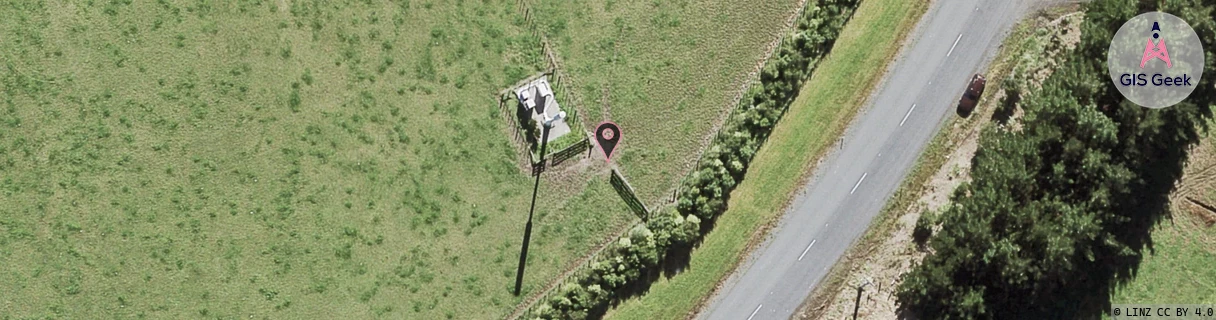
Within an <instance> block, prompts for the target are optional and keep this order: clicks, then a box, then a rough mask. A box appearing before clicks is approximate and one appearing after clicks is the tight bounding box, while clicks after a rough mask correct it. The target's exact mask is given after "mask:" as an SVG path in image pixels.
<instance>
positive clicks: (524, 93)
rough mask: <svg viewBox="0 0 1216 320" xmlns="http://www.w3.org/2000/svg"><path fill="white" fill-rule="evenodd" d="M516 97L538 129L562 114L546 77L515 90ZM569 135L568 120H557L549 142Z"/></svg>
mask: <svg viewBox="0 0 1216 320" xmlns="http://www.w3.org/2000/svg"><path fill="white" fill-rule="evenodd" d="M515 97H516V98H518V99H519V103H520V105H521V107H522V108H524V111H526V112H527V113H528V114H529V115H531V117H532V120H534V121H536V127H537V128H541V127H542V126H543V125H544V123H545V122H546V121H549V120H551V119H553V118H555V117H557V115H558V114H560V113H561V112H562V110H561V107H560V106H558V105H557V99H556V98H555V97H554V96H553V89H552V87H550V86H549V80H548V78H546V77H540V78H538V79H536V80H533V81H532V82H529V83H528V84H525V85H523V86H522V87H519V88H517V89H515ZM542 130H543V129H542ZM567 133H570V126H569V125H567V124H566V120H565V119H557V120H556V121H553V127H552V128H550V129H549V141H553V140H555V139H557V138H558V137H561V136H563V135H565V134H567Z"/></svg>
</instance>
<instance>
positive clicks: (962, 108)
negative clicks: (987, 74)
mask: <svg viewBox="0 0 1216 320" xmlns="http://www.w3.org/2000/svg"><path fill="white" fill-rule="evenodd" d="M986 83H987V80H984V76H983V75H981V74H978V73H977V74H975V76H972V77H971V83H970V84H968V85H967V91H963V97H962V98H960V99H958V115H959V116H963V117H966V116H969V115H971V111H974V110H975V104H976V103H978V102H979V101H980V95H982V94H984V84H986Z"/></svg>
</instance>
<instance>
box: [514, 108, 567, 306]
mask: <svg viewBox="0 0 1216 320" xmlns="http://www.w3.org/2000/svg"><path fill="white" fill-rule="evenodd" d="M541 101H542V103H543V101H544V100H541ZM565 117H566V113H565V112H562V113H560V114H558V115H557V117H554V118H553V119H549V120H546V121H545V122H544V123H543V124H542V125H541V134H540V163H539V164H538V165H537V166H535V167H533V169H532V171H533V174H534V175H536V183H535V184H533V185H532V207H531V208H529V209H528V224H526V225H524V244H523V247H522V248H521V249H520V250H519V268H518V269H516V271H515V295H516V296H518V295H519V292H520V290H522V288H523V284H524V265H525V264H527V263H528V242H529V240H531V239H532V213H533V212H535V211H536V192H537V191H539V190H540V174H541V173H544V172H545V147H546V146H548V145H549V129H550V128H552V127H553V122H554V121H557V120H559V119H562V118H565Z"/></svg>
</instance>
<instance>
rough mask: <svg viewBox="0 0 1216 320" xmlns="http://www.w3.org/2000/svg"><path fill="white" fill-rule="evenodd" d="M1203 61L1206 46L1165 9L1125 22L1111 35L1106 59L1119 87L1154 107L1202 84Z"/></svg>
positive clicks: (1135, 100)
mask: <svg viewBox="0 0 1216 320" xmlns="http://www.w3.org/2000/svg"><path fill="white" fill-rule="evenodd" d="M1167 44H1168V45H1167ZM1171 49H1172V50H1173V51H1172V52H1171V51H1170V50H1171ZM1203 64H1204V55H1203V45H1202V44H1201V43H1200V42H1199V36H1198V35H1197V34H1195V30H1194V29H1191V26H1190V25H1189V24H1187V23H1186V21H1183V20H1182V19H1181V18H1178V17H1176V16H1174V15H1171V14H1168V13H1164V12H1149V13H1145V14H1141V15H1138V16H1136V17H1134V18H1132V19H1131V20H1128V21H1127V22H1126V23H1124V24H1123V27H1120V28H1119V31H1118V32H1117V33H1115V36H1114V38H1112V39H1111V43H1110V50H1109V51H1107V61H1106V65H1107V68H1108V71H1109V72H1110V77H1111V80H1112V81H1114V83H1115V87H1116V88H1118V89H1119V92H1120V93H1122V94H1123V96H1124V97H1126V98H1127V100H1129V101H1131V102H1133V103H1135V104H1138V105H1141V106H1145V107H1148V108H1154V109H1158V108H1165V107H1169V106H1172V105H1174V104H1177V103H1178V102H1181V101H1182V100H1183V99H1186V97H1187V96H1189V95H1190V94H1191V91H1194V90H1195V85H1196V84H1197V83H1199V77H1200V76H1202V68H1203Z"/></svg>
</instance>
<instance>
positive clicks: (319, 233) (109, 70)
mask: <svg viewBox="0 0 1216 320" xmlns="http://www.w3.org/2000/svg"><path fill="white" fill-rule="evenodd" d="M516 10H517V7H516V4H515V2H514V1H509V0H501V1H500V0H489V1H438V2H436V1H404V2H393V3H387V2H383V1H344V2H340V3H331V2H322V1H289V0H277V1H228V2H209V1H165V0H162V1H135V2H132V1H129V0H128V1H97V2H76V1H46V2H41V1H15V2H8V3H6V4H4V5H3V6H0V16H3V17H5V18H4V19H3V20H2V21H0V70H2V71H0V89H2V90H3V92H4V94H3V95H2V96H0V98H3V105H2V106H0V203H2V204H3V205H0V292H2V293H0V315H3V316H4V317H5V318H7V317H9V316H12V317H16V318H44V317H46V318H76V319H80V318H123V319H131V318H157V319H185V318H259V319H261V318H281V319H302V318H340V317H347V318H360V319H363V318H372V317H377V316H379V317H384V318H397V319H400V318H410V319H455V318H460V319H485V318H495V317H502V316H504V315H506V314H507V313H508V312H510V310H511V309H512V308H513V307H514V305H516V304H517V303H518V302H519V301H520V299H521V298H518V297H515V296H513V295H511V293H510V289H511V287H512V286H513V283H514V277H515V267H516V259H517V257H518V246H519V241H520V237H521V234H522V229H523V223H524V218H525V215H526V212H527V209H528V201H529V197H530V194H531V188H532V179H531V178H530V177H528V176H527V175H525V174H523V173H522V172H521V171H520V170H519V169H518V164H517V163H516V162H515V159H517V158H518V155H516V154H515V151H514V149H513V148H512V147H511V146H510V144H509V142H508V141H509V139H508V138H506V137H505V132H506V130H505V129H504V126H505V124H506V123H507V122H506V121H505V120H504V119H500V118H499V117H498V114H499V113H498V110H497V105H496V101H495V100H494V99H495V97H494V92H497V91H498V90H501V89H502V88H504V87H505V86H506V85H508V84H511V83H514V82H516V81H518V80H519V79H522V78H523V77H524V76H526V75H528V74H532V73H534V72H536V71H539V70H540V67H541V65H542V64H543V62H542V60H541V59H540V52H539V49H538V48H539V47H538V45H537V43H538V42H537V40H536V39H534V38H532V37H531V36H530V35H529V33H528V32H526V31H525V30H524V29H525V28H524V27H521V25H522V21H521V19H520V17H519V15H518V13H517V11H516ZM596 177H598V176H596ZM593 178H595V177H592V176H590V175H588V177H586V178H585V179H581V180H579V182H578V183H575V185H573V186H570V187H568V188H546V185H544V184H542V186H541V187H542V188H541V190H542V192H544V193H545V196H544V197H542V201H541V204H540V206H539V208H538V212H537V220H536V222H537V229H536V233H535V234H534V237H533V239H532V240H533V244H532V248H531V253H532V256H531V258H530V260H529V262H530V267H529V269H528V274H527V281H526V282H525V284H526V286H525V294H527V293H530V292H533V291H535V290H536V289H538V288H539V287H540V286H542V285H543V284H544V283H547V282H549V281H551V280H552V278H553V277H554V276H556V275H557V274H558V273H559V272H560V271H561V270H562V269H564V268H566V267H567V266H568V265H569V264H570V263H571V262H572V261H574V260H575V259H577V258H579V257H581V256H582V255H584V254H586V253H587V252H588V250H590V249H591V248H592V247H593V246H595V245H597V244H598V243H599V242H601V241H604V240H605V239H604V238H605V237H607V235H608V234H609V233H610V231H612V230H616V229H618V228H619V227H620V226H621V225H624V224H625V223H628V222H629V221H630V220H632V219H634V218H633V217H632V215H631V214H629V213H628V211H627V209H626V208H625V207H624V205H623V203H622V202H621V201H620V200H619V198H618V197H617V196H616V195H615V193H614V192H613V191H612V189H611V187H609V185H608V183H607V181H606V178H605V179H598V178H595V179H593ZM588 180H590V182H587V181H588Z"/></svg>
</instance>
